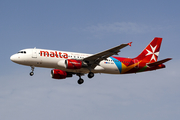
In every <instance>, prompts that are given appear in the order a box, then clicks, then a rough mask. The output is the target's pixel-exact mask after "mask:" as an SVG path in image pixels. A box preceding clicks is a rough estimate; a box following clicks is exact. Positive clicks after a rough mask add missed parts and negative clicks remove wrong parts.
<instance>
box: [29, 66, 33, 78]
mask: <svg viewBox="0 0 180 120" xmlns="http://www.w3.org/2000/svg"><path fill="white" fill-rule="evenodd" d="M31 70H32V72H30V73H29V75H30V76H33V75H34V66H31Z"/></svg>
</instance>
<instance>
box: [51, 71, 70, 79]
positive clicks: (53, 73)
mask: <svg viewBox="0 0 180 120" xmlns="http://www.w3.org/2000/svg"><path fill="white" fill-rule="evenodd" d="M51 77H52V78H54V79H65V78H66V77H72V74H71V73H68V72H66V71H63V70H59V69H53V70H51Z"/></svg>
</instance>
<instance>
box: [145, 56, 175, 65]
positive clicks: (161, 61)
mask: <svg viewBox="0 0 180 120" xmlns="http://www.w3.org/2000/svg"><path fill="white" fill-rule="evenodd" d="M171 59H172V58H166V59H164V60H160V61H156V62H153V63H149V64H147V66H149V67H153V66H157V65H160V64H163V63H165V62H167V61H169V60H171Z"/></svg>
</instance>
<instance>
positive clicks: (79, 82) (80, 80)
mask: <svg viewBox="0 0 180 120" xmlns="http://www.w3.org/2000/svg"><path fill="white" fill-rule="evenodd" d="M77 76H79V80H78V81H77V83H78V84H83V83H84V80H83V79H82V78H81V76H82V74H80V73H79V74H77ZM93 77H94V73H93V72H89V73H88V78H93Z"/></svg>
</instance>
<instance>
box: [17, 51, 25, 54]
mask: <svg viewBox="0 0 180 120" xmlns="http://www.w3.org/2000/svg"><path fill="white" fill-rule="evenodd" d="M18 53H23V54H26V51H19V52H18Z"/></svg>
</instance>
